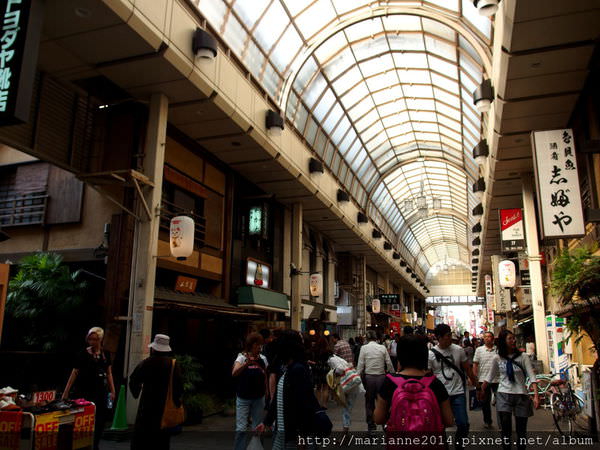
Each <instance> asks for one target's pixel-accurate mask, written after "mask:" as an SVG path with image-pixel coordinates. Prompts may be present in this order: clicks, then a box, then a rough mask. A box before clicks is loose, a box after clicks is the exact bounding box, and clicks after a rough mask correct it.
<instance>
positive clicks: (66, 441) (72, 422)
mask: <svg viewBox="0 0 600 450" xmlns="http://www.w3.org/2000/svg"><path fill="white" fill-rule="evenodd" d="M95 409H96V407H95V406H94V405H93V404H91V405H88V406H81V407H74V408H71V409H67V410H63V411H52V412H47V413H43V414H35V415H34V414H31V413H28V412H22V411H14V412H13V411H0V450H32V449H34V450H76V449H86V448H92V447H93V445H94V414H95Z"/></svg>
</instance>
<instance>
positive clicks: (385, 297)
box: [378, 294, 400, 305]
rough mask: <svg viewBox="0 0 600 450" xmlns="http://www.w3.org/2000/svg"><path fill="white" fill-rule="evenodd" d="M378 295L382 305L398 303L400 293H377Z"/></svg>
mask: <svg viewBox="0 0 600 450" xmlns="http://www.w3.org/2000/svg"><path fill="white" fill-rule="evenodd" d="M378 297H379V300H381V303H383V304H384V305H398V304H400V294H379V295H378Z"/></svg>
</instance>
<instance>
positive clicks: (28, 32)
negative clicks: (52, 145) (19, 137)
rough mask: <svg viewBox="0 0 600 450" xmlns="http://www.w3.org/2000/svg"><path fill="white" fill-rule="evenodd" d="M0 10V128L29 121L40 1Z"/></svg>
mask: <svg viewBox="0 0 600 450" xmlns="http://www.w3.org/2000/svg"><path fill="white" fill-rule="evenodd" d="M2 3H3V6H2V7H0V21H1V25H0V26H1V28H0V125H12V124H15V123H20V122H27V121H28V120H29V111H30V109H31V97H32V94H33V84H34V81H35V71H36V66H37V60H38V49H39V45H40V35H41V30H42V10H43V5H42V2H41V1H40V0H7V1H5V2H2Z"/></svg>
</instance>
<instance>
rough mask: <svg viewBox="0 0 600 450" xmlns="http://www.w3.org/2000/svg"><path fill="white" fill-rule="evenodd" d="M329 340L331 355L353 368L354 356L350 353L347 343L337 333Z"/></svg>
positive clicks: (350, 349)
mask: <svg viewBox="0 0 600 450" xmlns="http://www.w3.org/2000/svg"><path fill="white" fill-rule="evenodd" d="M331 340H332V341H333V353H334V354H335V355H338V356H339V357H340V358H342V359H345V360H346V362H347V363H348V364H350V365H351V366H354V354H353V353H352V348H350V344H349V343H348V341H346V340H345V339H342V338H341V337H340V335H339V334H337V333H333V334H332V335H331Z"/></svg>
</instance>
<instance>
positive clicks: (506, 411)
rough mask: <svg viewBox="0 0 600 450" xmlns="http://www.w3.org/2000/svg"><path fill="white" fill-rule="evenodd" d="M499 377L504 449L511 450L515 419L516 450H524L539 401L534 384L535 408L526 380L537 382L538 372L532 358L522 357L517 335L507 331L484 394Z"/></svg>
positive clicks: (484, 385) (498, 409) (499, 341)
mask: <svg viewBox="0 0 600 450" xmlns="http://www.w3.org/2000/svg"><path fill="white" fill-rule="evenodd" d="M496 376H498V377H499V384H498V393H497V394H496V411H497V412H498V416H499V417H500V426H501V428H502V438H503V441H504V444H503V447H504V449H505V450H509V449H510V448H511V445H510V442H511V440H512V437H511V436H512V416H513V414H514V416H515V422H516V429H517V438H518V440H517V449H518V450H524V449H525V443H526V439H527V419H528V418H529V417H531V416H533V408H536V409H537V408H538V407H539V405H540V398H539V395H538V390H537V383H535V382H534V383H532V384H531V386H532V387H533V392H534V398H533V404H532V401H531V398H530V397H529V395H528V393H527V385H526V384H525V379H526V377H529V378H530V379H532V380H535V379H536V378H535V372H534V371H533V366H532V364H531V360H530V359H529V357H528V356H527V355H525V354H523V353H521V352H520V351H519V350H518V349H517V346H516V339H515V335H514V334H513V333H511V332H510V331H508V330H504V331H502V332H501V333H500V336H498V354H497V355H496V357H495V358H494V361H493V363H492V367H491V370H490V372H489V373H488V375H487V377H486V379H485V381H484V382H483V385H482V386H481V389H482V390H483V391H485V390H486V389H487V387H488V385H489V384H490V383H491V382H492V380H493V379H494V378H495V377H496Z"/></svg>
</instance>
